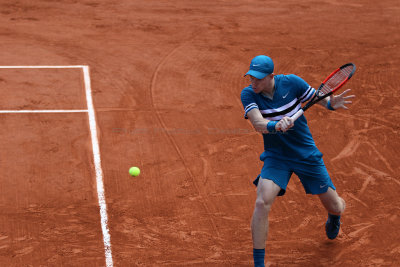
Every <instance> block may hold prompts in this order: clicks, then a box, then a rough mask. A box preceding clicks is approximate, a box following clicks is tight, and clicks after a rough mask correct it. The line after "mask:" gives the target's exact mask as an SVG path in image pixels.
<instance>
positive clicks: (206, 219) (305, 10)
mask: <svg viewBox="0 0 400 267" xmlns="http://www.w3.org/2000/svg"><path fill="white" fill-rule="evenodd" d="M0 12H1V16H0V22H1V23H0V37H1V42H0V65H1V66H77V65H78V66H88V67H87V68H88V70H89V73H86V74H85V73H84V68H83V67H76V68H66V67H60V68H40V69H32V68H28V67H26V68H18V69H15V68H8V67H4V68H0V112H2V113H0V125H1V127H0V147H1V149H0V266H251V265H252V242H251V233H250V219H251V216H252V212H253V207H254V201H255V197H256V192H255V187H254V186H253V184H252V181H253V179H254V178H255V177H256V176H257V174H258V173H259V172H260V169H261V167H262V162H260V161H259V159H258V157H259V154H260V153H261V152H262V149H263V145H262V138H261V135H259V134H258V133H256V132H254V130H253V128H252V126H251V125H250V123H249V122H248V121H246V120H244V119H243V107H242V105H241V102H240V92H241V90H242V88H243V87H244V86H247V84H248V80H247V79H245V78H243V74H244V73H245V72H246V71H247V69H248V65H249V63H250V59H251V58H252V57H254V56H256V55H259V54H267V55H269V56H271V57H272V58H273V59H274V61H275V66H276V67H275V73H278V74H279V73H285V74H288V73H295V74H297V75H299V76H301V77H303V78H304V79H305V80H306V81H307V82H308V83H309V84H311V85H312V86H314V87H318V85H319V83H320V82H321V81H322V80H323V79H324V78H325V76H327V75H328V74H329V73H330V72H331V71H333V69H335V68H337V67H339V66H340V65H342V64H344V63H347V62H353V63H355V64H356V65H357V72H356V74H355V76H354V77H353V78H352V79H351V80H350V82H349V83H348V85H346V87H347V88H352V89H353V93H354V94H355V95H356V96H357V97H356V99H355V100H354V102H353V105H351V108H350V109H349V110H347V111H345V110H340V111H336V112H329V111H327V110H324V109H323V108H321V107H315V108H312V109H310V110H309V111H307V113H306V117H307V119H308V123H309V125H310V128H311V132H312V134H313V136H314V138H315V141H316V143H317V146H318V147H319V149H320V150H321V152H323V153H324V160H325V163H326V165H327V167H328V170H329V172H330V175H331V176H332V179H333V182H334V184H335V185H336V187H337V191H338V193H339V194H340V195H341V196H342V197H343V198H344V199H345V200H346V202H347V210H346V213H345V215H344V216H343V220H342V222H343V224H342V230H341V233H340V234H339V237H338V238H337V239H336V240H334V241H330V240H328V239H327V238H326V237H325V232H324V223H325V221H326V212H325V210H324V209H323V207H322V206H321V204H320V202H319V200H318V198H317V197H315V196H309V195H305V193H304V190H303V188H302V186H301V183H300V182H299V180H298V179H297V177H296V176H293V177H292V180H291V182H290V183H289V186H288V191H287V193H286V195H285V196H284V197H283V198H279V199H278V200H277V201H276V202H275V204H274V206H273V208H272V214H271V216H270V235H269V239H268V242H267V253H266V254H267V256H266V258H267V262H268V265H269V266H333V265H335V266H396V265H397V264H399V262H400V243H399V240H400V230H399V225H400V208H399V207H400V198H399V190H400V178H399V173H400V166H399V163H398V162H399V156H398V151H399V149H400V138H399V131H400V128H399V125H400V119H399V114H400V104H399V100H400V93H399V92H400V91H399V84H400V76H399V73H400V53H399V49H400V47H399V44H400V31H399V28H400V19H399V18H400V4H399V2H398V1H396V0H381V1H371V0H363V1H361V0H356V1H344V0H337V1H336V0H331V1H310V0H306V1H301V2H299V1H294V0H290V1H284V2H281V1H261V0H258V1H256V0H248V1H242V0H238V1H223V0H217V1H194V0H180V1H177V0H171V1H161V0H158V1H152V0H151V1H130V0H122V1H95V0H91V1H89V0H83V1H77V0H63V1H46V0H40V1H27V0H23V1H19V0H16V1H5V0H2V1H0ZM88 78H90V82H91V90H92V91H91V95H92V97H93V110H94V114H95V128H94V129H95V130H97V138H98V144H99V147H100V154H99V155H100V157H101V170H102V177H101V178H102V179H101V181H102V183H103V186H104V197H105V202H104V203H103V204H104V206H103V207H106V209H107V210H106V211H107V213H106V216H107V219H108V221H106V222H104V216H103V215H104V214H101V213H100V206H101V205H103V204H100V202H99V199H98V196H99V187H98V178H99V176H98V173H97V172H96V165H95V160H94V154H95V153H94V150H93V143H92V141H93V140H92V138H91V137H92V136H91V134H92V133H93V129H92V128H90V127H89V126H90V114H89V113H88V112H87V111H85V110H88V101H87V98H86V96H87V95H86V93H87V89H88V88H87V83H86V82H87V79H88ZM35 110H36V111H38V110H42V111H43V110H61V111H65V112H47V113H38V112H33V111H35ZM74 110H75V111H76V110H82V112H71V111H74ZM3 111H4V112H3ZM15 111H26V112H27V113H15ZM29 111H32V112H29ZM131 166H138V167H140V168H141V171H142V173H141V175H140V176H139V177H137V178H132V177H130V176H129V175H128V169H129V167H131ZM100 193H101V192H100ZM100 195H101V194H100ZM102 226H106V233H108V234H109V237H110V241H109V242H110V243H109V246H108V245H107V240H106V238H105V235H104V233H105V232H104V231H102Z"/></svg>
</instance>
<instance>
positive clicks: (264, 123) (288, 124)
mask: <svg viewBox="0 0 400 267" xmlns="http://www.w3.org/2000/svg"><path fill="white" fill-rule="evenodd" d="M247 117H248V118H249V120H250V122H251V124H252V125H253V127H254V129H255V130H256V131H257V132H260V133H264V134H265V133H271V132H275V131H278V130H279V131H282V132H286V131H287V130H289V129H290V128H292V127H293V125H294V122H293V119H292V118H291V117H284V118H282V119H281V120H280V121H279V122H277V123H276V122H274V121H270V120H267V119H265V118H264V117H263V116H262V115H261V112H260V110H259V109H257V108H253V109H252V110H250V111H249V112H247ZM269 122H271V123H273V124H275V123H276V126H275V127H274V128H275V130H273V131H269V130H268V129H271V128H270V127H268V123H269Z"/></svg>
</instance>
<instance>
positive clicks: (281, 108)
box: [241, 74, 319, 160]
mask: <svg viewBox="0 0 400 267" xmlns="http://www.w3.org/2000/svg"><path fill="white" fill-rule="evenodd" d="M274 79H275V92H274V95H273V98H272V99H270V98H268V97H266V96H264V95H262V94H261V93H260V94H257V93H255V92H254V91H253V89H252V87H251V85H250V86H248V87H246V88H244V89H243V90H242V93H241V100H242V104H243V107H244V112H245V113H244V116H245V118H246V119H247V113H248V112H249V111H250V110H252V109H254V108H257V109H259V110H260V112H261V114H262V116H263V117H264V118H266V119H268V120H273V121H278V120H280V119H282V118H283V117H284V116H289V117H290V116H292V115H294V114H295V113H296V112H297V111H298V110H299V109H300V108H301V103H304V102H306V101H307V100H309V99H310V98H311V97H312V96H313V95H314V93H315V89H314V88H312V87H311V86H310V85H308V84H307V83H306V82H305V81H304V80H303V79H302V78H300V77H298V76H296V75H293V74H290V75H276V76H274ZM263 139H264V150H265V151H264V153H263V154H262V155H261V156H262V157H268V156H272V157H276V158H283V159H290V160H301V159H305V158H307V157H308V156H310V155H311V154H313V153H316V152H319V151H318V149H317V147H316V145H315V142H314V139H313V137H312V135H311V132H310V129H309V128H308V125H307V120H306V118H305V117H304V115H302V116H301V117H300V118H298V119H297V120H296V121H295V124H294V126H293V127H292V128H291V129H289V131H287V132H286V133H281V132H278V133H267V134H263Z"/></svg>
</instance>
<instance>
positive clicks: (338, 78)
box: [292, 63, 356, 120]
mask: <svg viewBox="0 0 400 267" xmlns="http://www.w3.org/2000/svg"><path fill="white" fill-rule="evenodd" d="M355 71H356V65H354V64H353V63H347V64H345V65H343V66H341V67H340V68H338V69H337V70H335V71H334V72H332V73H331V74H330V75H329V76H328V77H327V78H326V79H325V80H324V81H323V82H322V84H321V85H320V86H319V88H318V90H317V91H316V92H315V94H314V96H313V98H311V100H310V101H308V102H307V104H306V105H305V106H304V107H302V108H300V110H299V111H297V112H296V113H295V114H294V115H293V116H292V118H293V120H297V119H298V118H299V117H300V116H301V115H303V113H304V111H306V110H307V109H309V108H310V107H311V106H312V105H314V104H315V103H317V102H319V101H321V100H322V99H324V98H326V97H328V96H330V95H331V94H333V93H334V92H336V91H337V90H339V89H340V88H341V87H342V86H343V85H344V84H345V83H346V82H347V81H348V80H350V78H351V77H352V76H353V74H354V72H355Z"/></svg>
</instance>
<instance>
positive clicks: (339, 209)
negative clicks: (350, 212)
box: [329, 197, 346, 214]
mask: <svg viewBox="0 0 400 267" xmlns="http://www.w3.org/2000/svg"><path fill="white" fill-rule="evenodd" d="M345 208H346V202H345V201H344V199H342V198H340V197H339V198H338V199H337V200H336V201H334V202H333V203H332V204H331V206H330V211H329V212H331V213H333V214H342V213H343V212H344V209H345Z"/></svg>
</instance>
